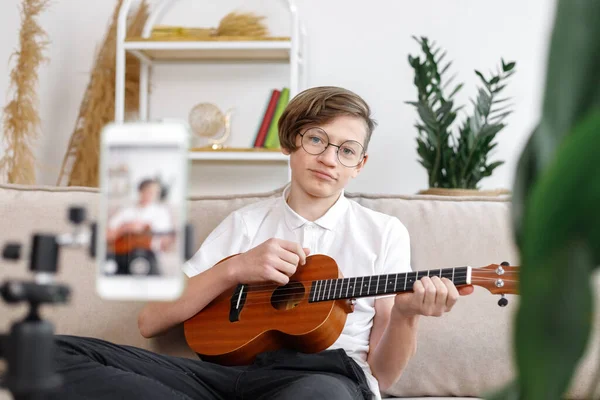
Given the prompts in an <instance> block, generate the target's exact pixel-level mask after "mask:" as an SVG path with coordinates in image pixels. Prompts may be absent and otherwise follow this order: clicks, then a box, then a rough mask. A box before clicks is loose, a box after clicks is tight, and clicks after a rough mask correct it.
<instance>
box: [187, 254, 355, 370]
mask: <svg viewBox="0 0 600 400" xmlns="http://www.w3.org/2000/svg"><path fill="white" fill-rule="evenodd" d="M336 278H341V275H340V272H339V269H338V266H337V264H336V263H335V261H334V260H333V259H331V258H329V257H327V256H322V255H314V256H311V257H308V258H307V262H306V264H305V265H303V266H298V269H297V270H296V273H295V274H294V275H293V276H292V277H291V278H290V282H289V283H288V284H287V285H286V286H280V287H278V286H276V285H274V284H256V285H247V286H246V287H247V288H248V291H247V292H246V297H245V298H243V299H242V297H241V296H240V294H239V291H240V287H239V286H238V287H234V288H231V289H229V290H227V291H226V292H224V293H222V294H221V295H220V296H218V297H217V298H216V299H214V300H213V301H212V302H211V303H210V304H209V305H207V306H206V307H205V308H204V309H203V310H202V311H201V312H199V313H198V314H196V315H195V316H194V317H192V318H190V319H189V320H187V321H186V322H185V323H184V332H185V338H186V341H187V343H188V345H189V346H190V348H191V349H192V350H194V351H195V352H196V353H197V354H198V355H199V356H200V357H201V358H202V359H203V360H206V361H211V362H215V363H218V364H222V365H246V364H249V363H251V362H252V361H253V360H254V359H255V357H256V355H257V354H258V353H261V352H264V351H268V350H276V349H279V348H284V347H285V348H293V349H296V350H299V351H302V352H307V353H314V352H318V351H321V350H324V349H326V348H328V347H329V346H331V345H332V344H333V343H334V342H335V341H336V340H337V338H338V337H339V336H340V334H341V332H342V330H343V328H344V325H345V323H346V318H347V314H348V313H349V312H352V311H353V306H352V305H351V303H350V301H349V300H334V301H323V302H313V303H310V302H309V295H310V289H311V286H310V285H311V283H312V282H313V281H315V280H324V279H336ZM242 294H243V293H242ZM238 300H240V305H241V307H238V309H239V310H240V311H239V314H237V316H235V315H234V316H232V314H231V312H232V309H235V308H236V306H237V305H238ZM236 318H237V320H235V319H236ZM232 320H233V321H232Z"/></svg>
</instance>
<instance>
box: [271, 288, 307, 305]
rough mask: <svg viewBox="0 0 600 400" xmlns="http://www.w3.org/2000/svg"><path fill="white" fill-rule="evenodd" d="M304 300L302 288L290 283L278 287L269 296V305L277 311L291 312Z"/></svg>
mask: <svg viewBox="0 0 600 400" xmlns="http://www.w3.org/2000/svg"><path fill="white" fill-rule="evenodd" d="M303 298H304V286H303V285H302V284H301V283H298V282H290V283H288V284H287V285H285V286H279V287H278V288H277V289H275V291H274V292H273V294H272V295H271V305H272V306H273V307H274V308H275V309H277V310H291V309H292V308H294V307H296V306H297V305H298V304H300V302H301V301H302V299H303Z"/></svg>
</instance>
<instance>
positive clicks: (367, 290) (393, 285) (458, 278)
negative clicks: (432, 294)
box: [309, 267, 471, 303]
mask: <svg viewBox="0 0 600 400" xmlns="http://www.w3.org/2000/svg"><path fill="white" fill-rule="evenodd" d="M425 276H429V277H433V276H438V277H440V278H448V279H449V280H451V281H452V282H454V284H455V285H456V286H458V285H468V284H470V283H471V267H458V268H444V269H432V270H428V271H415V272H407V273H401V274H389V275H375V276H357V277H352V278H342V279H326V280H318V281H314V282H313V283H312V285H311V287H310V297H309V303H314V302H317V301H328V300H338V299H352V298H359V297H370V296H379V295H383V294H394V293H402V292H408V291H411V290H412V288H413V284H414V283H415V282H416V281H417V280H419V279H420V278H423V277H425Z"/></svg>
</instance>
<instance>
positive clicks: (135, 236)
mask: <svg viewBox="0 0 600 400" xmlns="http://www.w3.org/2000/svg"><path fill="white" fill-rule="evenodd" d="M105 151H106V157H105V162H106V165H105V168H106V170H105V172H104V173H105V174H106V175H105V181H104V182H105V184H106V187H105V188H104V193H105V196H106V198H105V207H106V209H105V215H106V220H105V224H104V231H105V232H104V235H103V236H102V237H103V238H104V239H103V240H105V246H102V247H104V249H105V251H104V259H103V262H102V263H101V271H100V272H101V274H103V275H104V276H140V277H142V276H143V277H151V276H153V277H173V276H175V275H177V274H180V273H181V266H182V264H183V262H184V260H183V246H184V243H185V238H183V237H182V236H183V232H184V231H185V230H184V229H183V226H182V225H183V223H184V222H183V219H182V218H183V214H182V213H183V212H184V207H185V204H184V201H185V200H184V199H185V196H184V189H185V184H187V182H184V179H185V177H186V174H185V171H182V168H181V166H182V165H183V164H182V162H181V157H182V151H181V148H180V147H179V146H177V145H174V144H168V143H160V144H148V143H145V144H135V145H133V144H123V143H109V144H108V145H107V147H105Z"/></svg>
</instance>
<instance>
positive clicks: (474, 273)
mask: <svg viewBox="0 0 600 400" xmlns="http://www.w3.org/2000/svg"><path fill="white" fill-rule="evenodd" d="M419 273H421V272H420V271H419ZM513 273H514V274H516V272H505V273H504V274H503V275H498V274H497V273H496V271H487V270H477V271H472V272H471V276H472V277H477V276H478V275H482V274H493V275H494V276H497V279H502V277H503V276H507V275H511V274H513ZM409 274H414V272H409ZM389 275H395V274H389ZM389 275H388V276H389ZM466 275H467V271H458V272H456V274H455V275H454V279H456V278H459V277H462V278H465V277H466ZM377 276H379V277H382V276H385V275H375V276H365V277H362V276H359V277H357V278H356V281H357V282H358V281H359V280H362V278H365V279H367V278H374V277H377ZM434 276H438V277H439V275H431V276H430V278H431V277H434ZM423 277H424V276H420V277H419V278H423ZM443 277H444V278H448V277H447V276H443ZM353 278H354V277H350V278H332V279H315V280H312V281H293V282H297V283H302V284H308V283H311V282H316V281H331V280H340V281H341V280H342V279H353ZM387 279H388V278H386V279H384V281H385V280H387ZM400 279H404V278H403V277H402V278H400ZM371 280H372V279H371ZM503 280H504V281H506V279H503ZM247 286H248V287H250V288H251V289H259V288H267V290H272V288H273V287H278V286H285V285H277V284H274V283H266V284H260V283H258V284H247ZM253 291H254V290H253Z"/></svg>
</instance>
